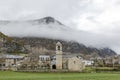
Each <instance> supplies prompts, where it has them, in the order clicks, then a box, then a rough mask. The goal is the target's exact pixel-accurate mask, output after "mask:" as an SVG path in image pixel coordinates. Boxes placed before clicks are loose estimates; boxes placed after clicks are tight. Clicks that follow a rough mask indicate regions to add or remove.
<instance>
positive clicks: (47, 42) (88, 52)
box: [15, 37, 116, 57]
mask: <svg viewBox="0 0 120 80" xmlns="http://www.w3.org/2000/svg"><path fill="white" fill-rule="evenodd" d="M15 40H16V41H19V40H20V41H23V42H25V44H26V45H30V46H31V47H33V48H39V49H40V48H45V49H46V50H52V51H55V45H56V43H57V42H58V41H60V42H61V43H62V45H63V52H66V53H71V54H78V55H83V56H90V57H105V56H112V55H116V53H115V52H114V51H113V50H111V49H109V48H103V49H97V48H93V47H87V46H85V45H83V44H79V43H77V42H74V41H63V40H55V39H47V38H35V37H34V38H33V37H31V38H30V37H29V38H28V37H25V38H15Z"/></svg>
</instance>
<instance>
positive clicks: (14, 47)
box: [0, 32, 27, 54]
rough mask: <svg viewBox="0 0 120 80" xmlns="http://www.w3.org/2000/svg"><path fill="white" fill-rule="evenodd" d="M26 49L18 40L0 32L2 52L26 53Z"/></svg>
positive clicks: (0, 50)
mask: <svg viewBox="0 0 120 80" xmlns="http://www.w3.org/2000/svg"><path fill="white" fill-rule="evenodd" d="M26 51H27V50H26V49H25V48H24V47H23V44H21V43H20V42H18V41H15V40H14V39H13V38H11V37H8V36H6V35H4V34H3V33H1V32H0V52H1V53H12V54H13V53H17V54H18V53H26Z"/></svg>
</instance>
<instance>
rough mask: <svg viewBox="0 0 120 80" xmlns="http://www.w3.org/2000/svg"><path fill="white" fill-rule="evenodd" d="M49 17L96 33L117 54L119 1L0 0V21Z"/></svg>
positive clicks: (119, 27)
mask: <svg viewBox="0 0 120 80" xmlns="http://www.w3.org/2000/svg"><path fill="white" fill-rule="evenodd" d="M45 16H52V17H54V18H56V19H57V20H59V21H60V22H62V23H63V24H65V25H67V26H70V27H72V28H75V29H78V30H83V31H87V32H90V33H94V34H99V35H101V36H98V37H96V38H99V37H102V36H107V37H108V39H106V38H105V37H102V38H103V39H104V38H105V39H106V40H104V41H105V42H104V43H106V44H107V46H109V47H110V48H112V49H114V50H115V51H117V52H118V53H120V0H0V20H30V19H39V18H42V17H45Z"/></svg>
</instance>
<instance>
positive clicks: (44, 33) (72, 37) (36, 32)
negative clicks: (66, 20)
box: [0, 21, 118, 51]
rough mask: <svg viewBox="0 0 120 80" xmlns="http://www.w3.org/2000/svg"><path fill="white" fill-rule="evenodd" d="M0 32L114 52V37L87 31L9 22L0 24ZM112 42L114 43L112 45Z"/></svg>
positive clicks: (56, 25) (61, 26)
mask: <svg viewBox="0 0 120 80" xmlns="http://www.w3.org/2000/svg"><path fill="white" fill-rule="evenodd" d="M0 31H1V32H3V33H4V34H5V35H8V36H11V37H38V38H49V39H60V40H65V41H76V42H79V43H82V44H84V45H86V46H91V47H97V48H105V47H108V48H111V49H113V50H115V51H116V48H114V47H113V46H114V45H115V43H116V44H117V45H118V41H116V39H115V38H116V37H114V38H113V36H112V37H111V36H105V35H102V34H95V33H90V32H87V31H82V30H77V29H74V28H71V27H68V26H65V25H59V24H55V23H52V24H32V23H31V22H24V21H23V22H11V23H8V24H1V25H0ZM113 41H114V43H113Z"/></svg>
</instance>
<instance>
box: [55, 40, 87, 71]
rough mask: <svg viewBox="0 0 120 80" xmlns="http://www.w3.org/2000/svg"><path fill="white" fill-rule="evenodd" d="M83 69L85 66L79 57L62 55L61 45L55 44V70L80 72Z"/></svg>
mask: <svg viewBox="0 0 120 80" xmlns="http://www.w3.org/2000/svg"><path fill="white" fill-rule="evenodd" d="M84 68H85V64H84V63H83V62H82V60H81V59H80V57H79V56H72V55H66V57H65V56H63V55H62V44H61V43H60V42H58V43H57V44H56V69H57V70H62V69H67V70H69V71H82V70H83V69H84Z"/></svg>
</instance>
